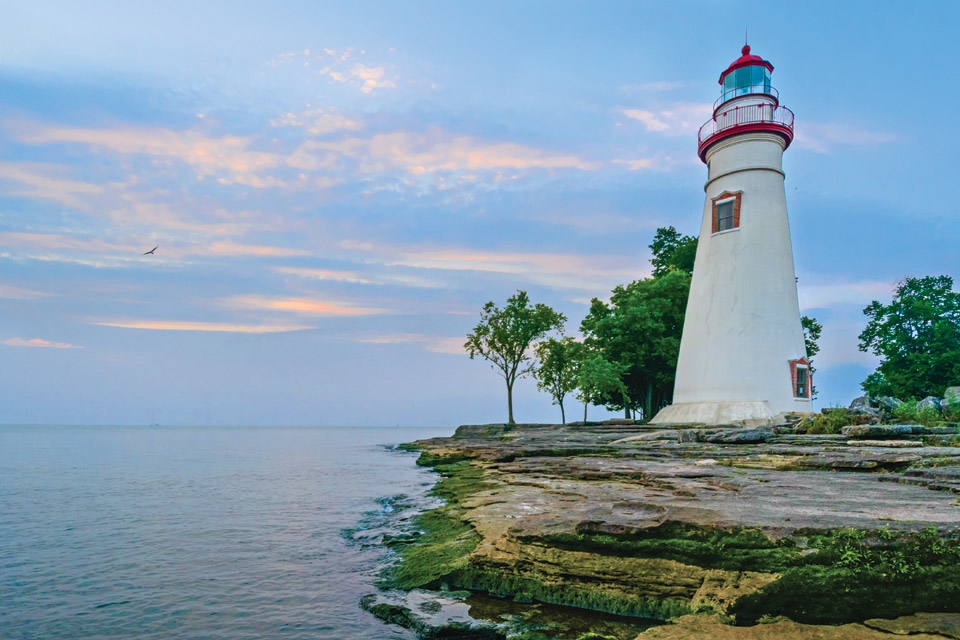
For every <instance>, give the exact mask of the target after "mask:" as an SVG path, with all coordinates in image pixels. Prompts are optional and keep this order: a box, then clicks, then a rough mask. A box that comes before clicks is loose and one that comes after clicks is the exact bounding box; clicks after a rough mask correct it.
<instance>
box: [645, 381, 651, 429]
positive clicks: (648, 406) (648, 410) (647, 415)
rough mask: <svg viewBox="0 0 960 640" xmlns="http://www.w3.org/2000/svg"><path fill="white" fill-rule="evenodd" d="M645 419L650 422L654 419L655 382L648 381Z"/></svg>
mask: <svg viewBox="0 0 960 640" xmlns="http://www.w3.org/2000/svg"><path fill="white" fill-rule="evenodd" d="M643 417H644V419H645V420H649V419H650V418H652V417H653V381H652V380H648V381H647V397H646V399H645V401H644V407H643Z"/></svg>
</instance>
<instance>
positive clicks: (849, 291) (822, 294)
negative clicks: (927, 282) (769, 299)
mask: <svg viewBox="0 0 960 640" xmlns="http://www.w3.org/2000/svg"><path fill="white" fill-rule="evenodd" d="M801 283H802V280H801ZM893 288H894V285H893V283H890V282H880V281H877V280H865V281H862V282H839V283H830V284H812V285H807V284H799V286H798V287H797V294H798V295H799V298H800V308H801V309H804V310H805V309H825V308H829V307H834V306H837V305H841V304H855V305H859V306H861V307H864V306H866V305H868V304H870V303H871V302H872V301H873V300H883V299H885V298H889V297H890V295H891V294H892V293H893Z"/></svg>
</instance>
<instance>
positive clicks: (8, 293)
mask: <svg viewBox="0 0 960 640" xmlns="http://www.w3.org/2000/svg"><path fill="white" fill-rule="evenodd" d="M49 295H52V294H49V293H44V292H42V291H31V290H30V289H23V288H21V287H15V286H13V285H9V284H2V283H0V298H6V299H8V300H32V299H34V298H44V297H47V296H49Z"/></svg>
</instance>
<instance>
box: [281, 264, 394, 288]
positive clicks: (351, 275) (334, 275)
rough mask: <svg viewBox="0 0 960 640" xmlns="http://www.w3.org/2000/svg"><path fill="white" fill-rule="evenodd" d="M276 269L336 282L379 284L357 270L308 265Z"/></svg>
mask: <svg viewBox="0 0 960 640" xmlns="http://www.w3.org/2000/svg"><path fill="white" fill-rule="evenodd" d="M273 270H274V271H276V272H278V273H284V274H287V275H293V276H299V277H301V278H310V279H313V280H333V281H334V282H352V283H355V284H377V283H375V282H373V281H372V280H367V279H366V278H363V277H361V276H360V274H358V273H357V272H355V271H334V270H330V269H310V268H308V267H274V268H273Z"/></svg>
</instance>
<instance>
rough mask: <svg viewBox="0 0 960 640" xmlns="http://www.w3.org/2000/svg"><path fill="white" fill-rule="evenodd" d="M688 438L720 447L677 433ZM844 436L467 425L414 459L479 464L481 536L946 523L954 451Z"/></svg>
mask: <svg viewBox="0 0 960 640" xmlns="http://www.w3.org/2000/svg"><path fill="white" fill-rule="evenodd" d="M867 426H868V427H871V428H875V426H873V425H867ZM892 426H893V427H894V428H895V429H894V430H895V431H896V432H902V431H913V430H914V429H913V428H912V427H911V425H892ZM701 432H702V433H703V434H704V435H705V436H718V440H720V441H718V442H708V441H690V440H687V439H686V438H685V437H684V436H688V435H694V434H697V433H701ZM681 437H684V439H683V441H681V440H680V438H681ZM738 437H739V438H743V439H747V440H750V439H754V438H757V437H759V438H765V441H762V442H758V443H756V444H750V443H746V442H743V441H740V442H737V439H738ZM851 440H852V438H849V437H846V436H843V435H839V434H837V435H809V436H807V435H800V434H794V435H773V432H772V430H769V429H766V430H764V429H724V428H720V429H718V428H709V429H707V428H702V429H698V430H694V429H682V430H675V429H664V428H663V427H660V426H646V425H590V426H584V427H572V426H569V425H567V426H561V425H517V426H507V425H476V426H471V427H461V428H460V429H458V431H457V434H456V436H454V437H452V438H433V439H430V440H424V441H421V442H419V443H417V446H418V447H419V448H420V449H421V450H422V451H423V454H424V455H425V456H426V457H427V459H430V458H434V459H437V460H443V459H447V460H449V461H457V460H471V461H473V463H474V464H476V465H479V466H480V467H482V468H483V469H484V475H485V478H484V480H485V481H488V482H490V483H491V484H492V485H494V487H495V488H491V489H489V490H485V491H480V492H478V493H475V494H473V495H472V496H471V497H469V498H467V499H466V500H465V501H464V503H463V505H462V506H464V507H465V508H466V509H467V513H466V514H465V518H466V519H468V520H469V521H470V522H471V523H472V524H473V525H474V526H475V527H476V528H477V529H478V530H479V531H480V532H481V534H482V536H483V538H484V540H486V541H491V542H492V541H493V540H496V539H497V538H498V537H500V536H503V535H509V536H515V535H530V536H538V535H543V534H546V533H577V532H578V531H582V530H584V527H592V528H594V529H596V530H608V531H611V532H616V531H620V532H629V531H638V530H641V529H644V528H647V527H655V526H659V525H660V524H662V523H663V522H666V521H678V522H687V523H690V524H695V525H717V526H748V527H761V528H763V529H764V530H765V531H767V532H768V533H769V534H770V535H772V536H789V535H792V533H793V532H794V531H796V530H797V529H802V528H812V529H829V528H834V527H855V528H860V529H877V528H880V527H885V526H890V527H891V528H894V529H901V530H904V529H917V528H922V527H924V526H928V525H935V526H936V527H938V528H939V529H941V530H943V531H954V530H960V506H958V505H957V504H956V496H955V495H954V493H953V491H955V490H957V491H960V447H951V446H938V447H934V446H920V447H916V446H911V447H909V448H906V449H899V448H893V449H891V448H887V447H884V446H878V445H881V444H884V443H891V442H910V443H911V444H913V443H914V442H916V443H917V444H922V443H920V442H919V441H918V440H917V441H914V440H907V441H897V440H887V441H883V440H866V441H864V442H862V443H856V444H852V445H851V444H847V443H848V442H850V441H851ZM854 442H856V440H854ZM931 488H932V489H947V490H946V491H930V489H931Z"/></svg>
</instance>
